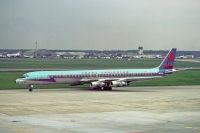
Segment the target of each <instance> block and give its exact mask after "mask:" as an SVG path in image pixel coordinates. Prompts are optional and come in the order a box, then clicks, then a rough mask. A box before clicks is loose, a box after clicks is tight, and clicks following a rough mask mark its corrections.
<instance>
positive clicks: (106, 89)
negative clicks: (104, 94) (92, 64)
mask: <svg viewBox="0 0 200 133" xmlns="http://www.w3.org/2000/svg"><path fill="white" fill-rule="evenodd" d="M103 90H105V91H111V90H112V87H104V88H103Z"/></svg>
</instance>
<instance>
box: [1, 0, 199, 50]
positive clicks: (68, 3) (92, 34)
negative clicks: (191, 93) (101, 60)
mask: <svg viewBox="0 0 200 133" xmlns="http://www.w3.org/2000/svg"><path fill="white" fill-rule="evenodd" d="M36 40H37V41H38V48H44V49H81V50H86V49H96V50H107V49H115V50H120V49H123V50H128V49H137V47H138V46H139V45H141V46H143V47H144V49H150V50H154V49H158V50H160V49H164V50H167V49H170V48H172V47H177V48H178V49H179V50H200V0H0V49H2V48H12V49H13V48H17V49H21V48H23V49H27V48H28V49H29V48H30V49H33V48H34V47H35V41H36Z"/></svg>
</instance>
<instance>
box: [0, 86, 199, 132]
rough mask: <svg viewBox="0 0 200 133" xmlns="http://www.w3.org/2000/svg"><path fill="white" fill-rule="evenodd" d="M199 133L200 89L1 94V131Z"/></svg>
mask: <svg viewBox="0 0 200 133" xmlns="http://www.w3.org/2000/svg"><path fill="white" fill-rule="evenodd" d="M102 132H103V133H161V132H162V133H200V86H179V87H177V86H165V87H127V88H123V87H122V88H114V90H113V91H93V90H90V89H83V88H66V89H35V90H34V91H33V92H28V91H27V90H25V89H24V90H23V89H20V90H0V133H102Z"/></svg>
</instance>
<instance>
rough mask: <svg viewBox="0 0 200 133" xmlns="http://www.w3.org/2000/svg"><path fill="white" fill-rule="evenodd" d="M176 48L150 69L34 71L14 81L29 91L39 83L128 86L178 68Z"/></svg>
mask: <svg viewBox="0 0 200 133" xmlns="http://www.w3.org/2000/svg"><path fill="white" fill-rule="evenodd" d="M175 57H176V48H172V49H171V50H170V51H169V52H168V54H167V55H166V57H165V58H164V59H163V61H162V62H161V64H160V65H159V66H158V67H155V68H150V69H105V70H69V71H63V70H62V71H61V70H60V71H35V72H28V73H25V74H24V75H23V76H22V77H20V78H18V79H16V81H15V82H16V83H17V84H20V85H26V86H27V87H28V89H29V91H32V90H33V87H34V85H41V84H69V85H83V84H90V87H91V88H92V89H94V90H112V87H122V86H128V85H129V84H130V83H131V82H136V81H142V80H150V79H158V78H162V77H164V76H166V75H168V74H172V73H173V72H176V71H178V70H176V69H174V68H173V66H174V60H175Z"/></svg>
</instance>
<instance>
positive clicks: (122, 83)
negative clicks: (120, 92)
mask: <svg viewBox="0 0 200 133" xmlns="http://www.w3.org/2000/svg"><path fill="white" fill-rule="evenodd" d="M127 85H128V83H127V82H123V81H112V82H111V86H113V87H122V86H127Z"/></svg>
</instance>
